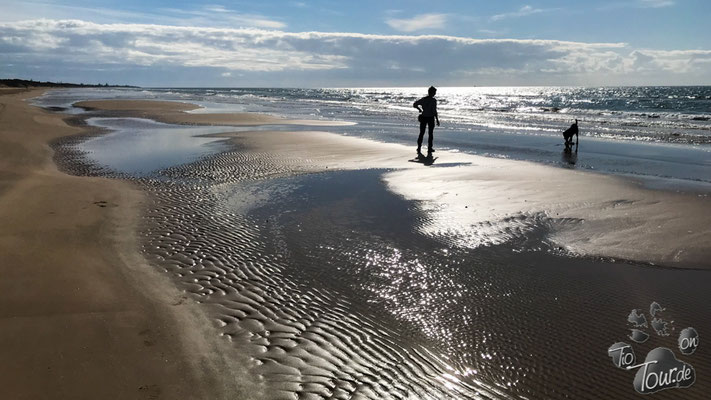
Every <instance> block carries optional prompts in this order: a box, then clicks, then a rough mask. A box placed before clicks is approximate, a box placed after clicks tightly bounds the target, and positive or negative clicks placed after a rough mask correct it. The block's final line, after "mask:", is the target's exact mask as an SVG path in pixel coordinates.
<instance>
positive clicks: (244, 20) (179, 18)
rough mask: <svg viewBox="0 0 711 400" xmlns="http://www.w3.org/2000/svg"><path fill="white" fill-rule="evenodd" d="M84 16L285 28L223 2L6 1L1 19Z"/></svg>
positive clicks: (101, 19)
mask: <svg viewBox="0 0 711 400" xmlns="http://www.w3.org/2000/svg"><path fill="white" fill-rule="evenodd" d="M37 18H49V19H68V18H71V19H81V20H87V21H94V22H98V23H102V22H107V23H116V22H121V21H131V22H132V23H149V24H150V23H161V24H167V25H179V26H208V27H256V28H265V29H283V28H285V27H286V24H285V23H284V22H282V21H278V20H275V19H272V18H268V17H265V16H263V15H259V14H245V13H241V12H238V11H235V10H232V9H229V8H227V7H225V6H222V5H205V6H202V7H199V8H193V9H190V8H184V9H178V8H160V9H157V12H155V13H151V12H131V11H121V10H115V9H110V8H102V7H96V6H70V5H64V4H57V3H54V2H51V1H37V0H3V5H2V14H0V21H6V22H13V21H21V20H27V19H37Z"/></svg>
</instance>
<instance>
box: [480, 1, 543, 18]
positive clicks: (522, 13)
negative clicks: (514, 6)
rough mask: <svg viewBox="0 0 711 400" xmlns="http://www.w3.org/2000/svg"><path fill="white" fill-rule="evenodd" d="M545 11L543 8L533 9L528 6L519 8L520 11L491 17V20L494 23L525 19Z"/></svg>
mask: <svg viewBox="0 0 711 400" xmlns="http://www.w3.org/2000/svg"><path fill="white" fill-rule="evenodd" d="M544 11H545V10H543V9H541V8H533V7H531V6H528V5H526V6H523V7H521V8H519V9H518V11H514V12H510V13H504V14H497V15H493V16H492V17H491V20H492V21H500V20H502V19H507V18H518V17H525V16H527V15H533V14H540V13H542V12H544Z"/></svg>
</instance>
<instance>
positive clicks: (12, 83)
mask: <svg viewBox="0 0 711 400" xmlns="http://www.w3.org/2000/svg"><path fill="white" fill-rule="evenodd" d="M0 86H7V87H12V88H23V87H24V88H28V87H125V88H128V87H138V86H130V85H109V84H108V83H104V84H103V85H102V84H86V83H65V82H49V81H46V82H40V81H35V80H31V79H30V80H27V79H0Z"/></svg>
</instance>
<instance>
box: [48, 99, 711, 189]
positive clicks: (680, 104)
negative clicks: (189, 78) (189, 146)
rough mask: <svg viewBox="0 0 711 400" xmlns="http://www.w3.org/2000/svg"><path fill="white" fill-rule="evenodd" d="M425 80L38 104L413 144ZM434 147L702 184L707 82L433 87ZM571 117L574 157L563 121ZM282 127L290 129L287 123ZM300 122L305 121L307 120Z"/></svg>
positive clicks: (707, 144)
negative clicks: (271, 117)
mask: <svg viewBox="0 0 711 400" xmlns="http://www.w3.org/2000/svg"><path fill="white" fill-rule="evenodd" d="M424 95H426V88H425V87H423V88H340V89H337V88H333V89H328V88H327V89H288V88H146V89H114V88H107V89H90V90H87V89H66V90H57V91H52V92H49V93H48V94H47V95H45V96H43V97H42V98H39V99H37V100H35V101H36V103H37V104H38V105H41V106H45V107H56V109H67V110H69V111H71V112H77V110H76V109H74V110H72V109H71V104H72V103H73V102H75V101H78V100H83V99H92V98H117V99H120V98H125V99H163V100H180V101H189V102H193V103H196V104H199V105H200V106H202V107H203V108H202V109H200V110H197V111H195V112H206V113H210V112H218V113H219V112H261V113H268V114H275V115H281V116H285V117H287V118H298V119H326V120H345V121H351V122H355V123H356V124H355V125H353V126H349V127H338V128H334V127H329V128H317V129H323V130H328V131H331V132H334V133H339V134H343V135H351V136H359V137H365V138H368V139H372V140H377V141H382V142H394V143H403V144H411V145H413V154H414V147H415V146H414V143H415V140H416V137H417V130H418V128H417V122H416V116H417V111H416V110H415V109H414V108H413V107H412V103H413V102H414V101H415V100H416V99H418V98H420V97H422V96H424ZM437 99H438V108H439V112H440V119H441V121H442V126H441V127H439V128H437V129H436V131H435V148H438V149H447V150H454V151H461V152H465V153H471V154H478V155H484V156H490V157H499V158H511V159H517V160H527V161H534V162H539V163H544V164H550V165H559V166H562V167H566V168H570V167H574V168H579V169H585V170H592V171H599V172H604V173H612V174H618V175H625V176H628V177H632V178H636V179H639V180H640V181H642V182H644V183H645V184H648V185H650V186H653V187H664V188H673V189H675V190H694V191H702V192H708V191H709V189H708V188H707V186H708V185H709V184H711V86H689V87H597V88H595V87H592V88H584V87H471V88H463V87H456V88H454V87H442V88H439V90H438V93H437ZM575 119H577V120H578V121H579V122H578V124H579V127H580V136H581V139H580V140H581V143H580V147H579V152H578V153H577V154H576V157H575V159H574V160H571V159H570V157H569V156H566V154H564V153H563V146H562V136H561V133H562V131H563V130H564V129H566V128H567V127H568V126H570V124H571V123H573V122H574V120H575ZM290 129H293V127H292V128H290ZM308 129H314V128H313V127H309V128H308Z"/></svg>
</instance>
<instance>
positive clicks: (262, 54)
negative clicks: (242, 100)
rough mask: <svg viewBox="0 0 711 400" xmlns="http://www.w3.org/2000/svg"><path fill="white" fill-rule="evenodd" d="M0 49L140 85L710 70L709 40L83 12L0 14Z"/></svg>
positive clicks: (563, 81) (595, 80)
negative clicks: (475, 35)
mask: <svg viewBox="0 0 711 400" xmlns="http://www.w3.org/2000/svg"><path fill="white" fill-rule="evenodd" d="M0 58H2V60H3V61H4V62H6V63H7V64H12V66H11V67H7V68H4V71H3V73H4V74H5V75H16V76H25V75H23V74H27V73H28V71H49V72H46V74H50V73H51V74H52V75H51V76H59V78H60V79H61V80H70V79H71V77H72V76H79V77H80V78H81V79H84V77H87V76H96V77H97V79H96V80H100V81H106V80H110V81H115V80H116V79H117V78H116V76H125V77H126V78H124V79H128V81H125V83H137V84H144V85H145V84H152V85H171V84H176V82H178V81H180V82H183V81H185V82H189V84H191V85H193V86H195V85H199V84H202V85H209V84H210V83H211V82H212V81H209V80H207V79H208V77H218V76H220V74H228V73H232V74H233V76H239V77H243V76H244V80H245V81H246V82H249V83H252V84H254V85H256V84H261V85H270V86H274V85H280V86H304V85H309V86H343V85H396V86H397V85H413V84H418V83H420V82H421V81H423V80H427V81H435V80H436V81H438V82H440V84H443V85H444V84H448V85H463V84H467V85H471V84H476V85H484V84H498V85H520V84H549V85H569V84H624V83H629V84H639V83H661V84H678V83H700V84H703V83H706V84H708V83H709V82H711V69H709V66H711V50H674V51H672V50H653V49H635V48H631V47H630V46H629V45H626V44H624V43H581V42H566V41H558V40H518V39H471V38H463V37H453V36H443V35H419V36H412V35H366V34H359V33H328V32H302V33H293V32H284V31H277V30H263V29H254V28H241V29H232V28H207V27H194V26H167V25H150V24H97V23H92V22H85V21H78V20H31V21H20V22H7V23H0ZM206 69H210V70H213V73H205V70H206ZM80 71H81V74H80V73H79V72H80ZM117 71H119V72H121V73H124V75H116V74H117V73H118V72H117ZM72 74H75V75H72ZM102 74H104V75H102ZM112 74H113V75H112ZM51 76H34V77H36V78H42V79H49V78H50V77H51ZM223 76H224V75H223ZM249 79H251V80H249ZM122 83H124V82H122ZM212 83H219V81H217V82H212Z"/></svg>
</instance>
